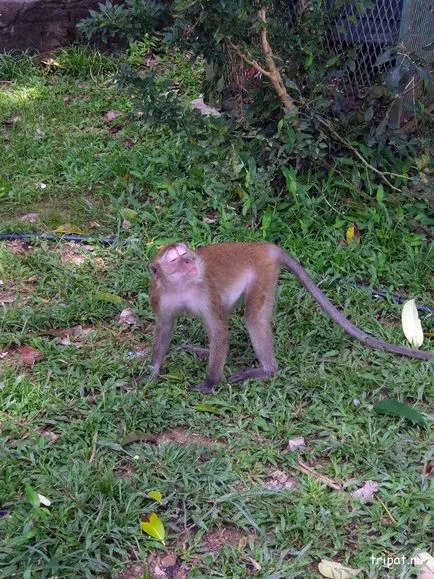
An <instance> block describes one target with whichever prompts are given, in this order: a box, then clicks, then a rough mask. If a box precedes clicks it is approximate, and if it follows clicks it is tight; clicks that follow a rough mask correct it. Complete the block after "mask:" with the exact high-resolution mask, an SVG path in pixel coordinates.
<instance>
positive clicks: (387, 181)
mask: <svg viewBox="0 0 434 579" xmlns="http://www.w3.org/2000/svg"><path fill="white" fill-rule="evenodd" d="M317 118H318V120H319V122H320V123H321V124H322V125H323V127H326V128H327V130H328V131H329V133H330V134H331V135H332V137H334V138H335V139H336V140H337V141H339V142H340V143H342V144H343V145H345V147H347V149H349V150H350V151H351V152H352V153H354V155H355V156H356V157H357V158H358V159H359V160H360V161H362V163H363V164H364V165H365V167H366V168H368V169H371V171H374V173H376V174H377V175H378V176H379V177H381V179H383V181H384V182H385V183H386V184H387V185H388V186H389V187H390V188H391V189H393V190H394V191H398V192H399V193H402V191H401V189H399V188H398V187H395V185H392V183H391V182H390V181H389V179H387V177H386V175H389V176H391V177H399V178H400V179H405V176H404V175H399V174H398V173H389V172H388V171H384V172H383V171H380V170H379V169H377V168H376V167H374V166H373V165H371V164H370V163H368V161H367V160H366V159H365V157H364V156H363V155H361V154H360V153H359V151H358V150H357V149H356V148H355V147H353V145H352V144H351V143H349V142H348V141H347V140H346V139H344V138H343V137H341V136H340V134H339V133H337V132H336V131H335V130H334V129H333V128H332V127H331V126H330V123H328V122H327V121H325V120H324V119H322V118H320V117H317Z"/></svg>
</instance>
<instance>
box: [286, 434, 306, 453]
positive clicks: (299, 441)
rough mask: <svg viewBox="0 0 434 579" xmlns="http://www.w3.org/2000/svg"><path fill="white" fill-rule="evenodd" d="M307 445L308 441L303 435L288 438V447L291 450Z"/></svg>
mask: <svg viewBox="0 0 434 579" xmlns="http://www.w3.org/2000/svg"><path fill="white" fill-rule="evenodd" d="M305 446H306V441H305V440H304V438H303V437H302V436H300V437H299V438H291V440H288V448H289V450H297V448H303V447H305Z"/></svg>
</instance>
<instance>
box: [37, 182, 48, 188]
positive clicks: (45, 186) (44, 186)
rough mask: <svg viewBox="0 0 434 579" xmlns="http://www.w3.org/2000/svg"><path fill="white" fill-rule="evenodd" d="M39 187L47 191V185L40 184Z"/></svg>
mask: <svg viewBox="0 0 434 579" xmlns="http://www.w3.org/2000/svg"><path fill="white" fill-rule="evenodd" d="M38 187H39V189H46V188H47V184H46V183H38Z"/></svg>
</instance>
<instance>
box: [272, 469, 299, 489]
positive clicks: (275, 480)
mask: <svg viewBox="0 0 434 579" xmlns="http://www.w3.org/2000/svg"><path fill="white" fill-rule="evenodd" d="M294 486H295V480H294V479H293V478H291V477H290V476H288V475H287V474H286V473H284V472H283V471H281V470H277V469H276V470H273V471H271V472H270V478H269V479H268V481H267V482H266V483H264V487H265V488H266V489H269V490H274V491H283V490H286V489H292V487H294Z"/></svg>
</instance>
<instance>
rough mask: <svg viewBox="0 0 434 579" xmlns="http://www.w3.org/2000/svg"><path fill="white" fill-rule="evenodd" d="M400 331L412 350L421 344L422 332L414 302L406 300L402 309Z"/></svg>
mask: <svg viewBox="0 0 434 579" xmlns="http://www.w3.org/2000/svg"><path fill="white" fill-rule="evenodd" d="M401 323H402V330H403V332H404V335H405V337H406V338H407V340H408V341H409V342H410V344H411V345H412V346H413V347H414V348H419V346H421V345H422V344H423V330H422V324H421V323H420V319H419V314H418V313H417V308H416V304H415V301H414V300H408V301H406V302H405V303H404V305H403V307H402V314H401Z"/></svg>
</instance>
